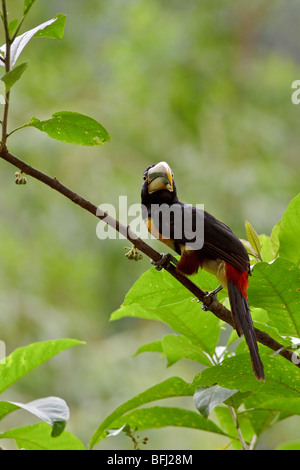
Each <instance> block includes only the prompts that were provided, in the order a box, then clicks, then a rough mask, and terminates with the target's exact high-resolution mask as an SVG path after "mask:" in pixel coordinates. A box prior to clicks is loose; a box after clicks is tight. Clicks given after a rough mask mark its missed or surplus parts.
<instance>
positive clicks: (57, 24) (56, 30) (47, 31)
mask: <svg viewBox="0 0 300 470" xmlns="http://www.w3.org/2000/svg"><path fill="white" fill-rule="evenodd" d="M54 19H55V21H54V22H53V23H51V24H50V25H49V26H46V28H44V29H40V30H39V31H38V32H37V33H36V34H35V35H34V37H35V38H52V39H58V40H61V39H62V38H63V35H64V30H65V25H66V19H67V17H66V15H62V14H61V13H59V14H58V15H56V16H55V18H54Z"/></svg>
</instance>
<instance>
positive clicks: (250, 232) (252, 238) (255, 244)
mask: <svg viewBox="0 0 300 470" xmlns="http://www.w3.org/2000/svg"><path fill="white" fill-rule="evenodd" d="M245 228H246V234H247V238H248V241H249V243H250V245H251V246H252V248H253V250H254V252H255V253H256V255H257V257H258V258H259V259H261V245H260V241H259V238H258V235H257V233H256V231H255V230H254V228H253V227H252V225H251V224H250V222H248V221H247V220H246V222H245Z"/></svg>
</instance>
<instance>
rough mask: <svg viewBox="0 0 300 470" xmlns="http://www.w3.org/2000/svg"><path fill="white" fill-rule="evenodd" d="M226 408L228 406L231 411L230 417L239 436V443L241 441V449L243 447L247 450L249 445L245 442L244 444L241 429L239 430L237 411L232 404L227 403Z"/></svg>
mask: <svg viewBox="0 0 300 470" xmlns="http://www.w3.org/2000/svg"><path fill="white" fill-rule="evenodd" d="M228 408H229V411H230V413H231V416H232V419H233V422H234V425H235V428H236V430H237V433H238V436H239V441H240V443H241V446H242V449H243V450H249V447H248V446H247V444H246V442H245V439H244V438H243V434H242V430H241V428H240V424H239V419H238V413H237V411H236V410H235V409H234V408H233V406H229V405H228Z"/></svg>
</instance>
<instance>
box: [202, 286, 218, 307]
mask: <svg viewBox="0 0 300 470" xmlns="http://www.w3.org/2000/svg"><path fill="white" fill-rule="evenodd" d="M222 289H223V286H218V287H217V288H216V289H214V290H212V291H211V292H207V294H205V296H204V298H203V299H202V300H200V299H199V300H198V302H202V305H201V308H202V310H204V311H205V312H206V310H209V307H210V305H211V304H212V303H213V302H214V301H216V300H217V293H218V292H220V290H222Z"/></svg>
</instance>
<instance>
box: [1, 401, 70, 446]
mask: <svg viewBox="0 0 300 470" xmlns="http://www.w3.org/2000/svg"><path fill="white" fill-rule="evenodd" d="M20 408H22V409H23V410H26V411H28V412H29V413H31V414H33V415H35V416H37V417H38V418H39V419H41V420H42V421H45V422H46V423H48V424H50V426H52V428H53V429H52V436H53V437H56V436H59V435H60V434H61V433H62V432H63V430H64V428H65V425H66V421H67V420H68V419H69V408H68V406H67V404H66V402H65V401H64V400H62V399H61V398H59V397H46V398H40V399H39V400H34V401H31V402H29V403H26V404H25V403H19V402H13V401H7V402H3V401H2V402H0V416H1V419H2V418H3V417H4V416H6V415H7V414H8V413H11V412H12V411H15V410H17V409H20Z"/></svg>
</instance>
